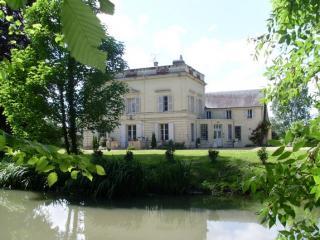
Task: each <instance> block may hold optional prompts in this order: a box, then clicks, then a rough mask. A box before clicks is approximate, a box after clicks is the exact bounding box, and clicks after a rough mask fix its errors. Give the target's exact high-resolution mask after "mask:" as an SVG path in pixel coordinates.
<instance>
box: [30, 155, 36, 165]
mask: <svg viewBox="0 0 320 240" xmlns="http://www.w3.org/2000/svg"><path fill="white" fill-rule="evenodd" d="M38 161H39V158H37V157H36V156H33V157H32V158H30V159H29V160H28V164H29V165H35V164H36V163H37V162H38Z"/></svg>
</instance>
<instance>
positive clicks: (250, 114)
mask: <svg viewBox="0 0 320 240" xmlns="http://www.w3.org/2000/svg"><path fill="white" fill-rule="evenodd" d="M247 118H252V109H248V110H247Z"/></svg>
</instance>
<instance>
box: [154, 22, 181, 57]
mask: <svg viewBox="0 0 320 240" xmlns="http://www.w3.org/2000/svg"><path fill="white" fill-rule="evenodd" d="M185 33H186V30H185V29H184V28H183V27H181V26H179V25H172V26H169V27H167V28H165V29H162V30H160V31H157V32H156V33H155V34H154V48H155V50H156V51H157V52H161V53H162V54H168V55H170V56H179V55H180V54H181V53H182V52H183V45H182V43H183V40H182V37H183V35H184V34H185Z"/></svg>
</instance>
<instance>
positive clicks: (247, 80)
mask: <svg viewBox="0 0 320 240" xmlns="http://www.w3.org/2000/svg"><path fill="white" fill-rule="evenodd" d="M253 51H254V47H253V46H252V45H250V44H249V43H248V42H247V40H246V39H238V40H232V41H221V40H219V39H216V38H214V37H213V38H208V37H204V38H201V39H198V40H197V41H196V42H194V43H193V44H192V45H191V46H190V47H188V48H187V49H186V51H185V53H184V55H185V59H186V61H187V62H188V63H189V64H190V65H192V66H193V67H195V68H196V69H198V70H199V71H201V72H202V73H203V74H205V76H206V82H207V83H208V85H207V91H220V90H236V89H250V88H251V89H252V88H261V87H263V86H265V85H266V80H265V79H264V78H263V77H262V72H263V64H262V63H261V62H255V61H254V60H253V57H252V53H253Z"/></svg>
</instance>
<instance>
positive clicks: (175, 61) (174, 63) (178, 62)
mask: <svg viewBox="0 0 320 240" xmlns="http://www.w3.org/2000/svg"><path fill="white" fill-rule="evenodd" d="M172 64H173V65H184V64H185V62H184V60H183V58H182V55H180V58H179V60H173V62H172Z"/></svg>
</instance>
